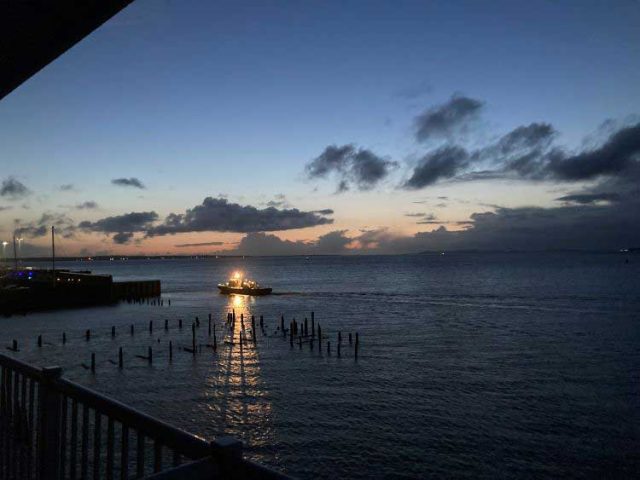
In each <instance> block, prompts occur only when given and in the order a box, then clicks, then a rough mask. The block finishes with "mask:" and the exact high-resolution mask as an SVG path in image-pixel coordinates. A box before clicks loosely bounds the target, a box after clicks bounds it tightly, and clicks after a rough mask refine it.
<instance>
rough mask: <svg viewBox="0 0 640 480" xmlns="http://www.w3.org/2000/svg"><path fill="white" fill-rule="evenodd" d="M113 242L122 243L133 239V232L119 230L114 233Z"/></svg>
mask: <svg viewBox="0 0 640 480" xmlns="http://www.w3.org/2000/svg"><path fill="white" fill-rule="evenodd" d="M112 239H113V243H117V244H119V245H124V244H126V243H129V242H130V241H131V240H132V239H133V232H119V233H116V234H115V235H114V236H113V237H112Z"/></svg>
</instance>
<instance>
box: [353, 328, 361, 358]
mask: <svg viewBox="0 0 640 480" xmlns="http://www.w3.org/2000/svg"><path fill="white" fill-rule="evenodd" d="M359 347H360V336H359V335H358V332H356V346H355V349H354V355H355V357H354V358H355V359H356V360H357V359H358V348H359Z"/></svg>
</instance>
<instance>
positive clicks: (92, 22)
mask: <svg viewBox="0 0 640 480" xmlns="http://www.w3.org/2000/svg"><path fill="white" fill-rule="evenodd" d="M133 1H134V0H0V99H2V98H4V97H5V96H6V95H7V94H8V93H10V92H11V91H12V90H14V89H15V88H16V87H18V86H19V85H20V84H21V83H22V82H24V81H25V80H27V79H28V78H29V77H31V76H32V75H33V74H35V73H36V72H38V71H39V70H40V69H41V68H43V67H44V66H46V65H47V64H48V63H50V62H51V61H53V60H55V59H56V58H57V57H59V56H60V55H62V54H63V53H64V52H65V51H67V50H68V49H69V48H71V47H72V46H73V45H75V44H76V43H77V42H79V41H80V40H82V39H83V38H84V37H86V36H87V35H89V34H90V33H91V32H92V31H94V30H95V29H96V28H98V27H99V26H100V25H102V24H103V23H104V22H106V21H107V20H109V19H110V18H111V17H113V16H114V15H115V14H116V13H118V12H119V11H120V10H122V9H123V8H124V7H126V6H127V5H129V4H130V3H132V2H133Z"/></svg>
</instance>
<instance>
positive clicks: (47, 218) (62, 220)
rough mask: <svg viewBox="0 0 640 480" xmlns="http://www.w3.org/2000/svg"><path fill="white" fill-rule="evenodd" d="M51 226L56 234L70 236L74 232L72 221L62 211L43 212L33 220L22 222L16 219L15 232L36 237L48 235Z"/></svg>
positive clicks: (21, 235)
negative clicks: (54, 228)
mask: <svg viewBox="0 0 640 480" xmlns="http://www.w3.org/2000/svg"><path fill="white" fill-rule="evenodd" d="M51 227H56V232H57V233H58V235H61V236H63V237H64V238H71V237H73V236H74V234H75V232H76V226H75V223H74V221H73V220H72V219H71V218H69V217H68V216H66V215H65V214H63V213H49V212H46V213H43V214H42V215H41V216H40V218H39V219H38V220H36V221H33V222H27V223H23V222H22V221H20V220H16V228H15V234H16V235H17V236H19V237H29V238H36V237H42V236H44V235H48V234H49V233H50V232H51Z"/></svg>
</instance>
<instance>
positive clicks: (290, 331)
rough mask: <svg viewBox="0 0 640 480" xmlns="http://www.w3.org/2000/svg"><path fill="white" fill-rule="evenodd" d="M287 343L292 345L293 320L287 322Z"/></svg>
mask: <svg viewBox="0 0 640 480" xmlns="http://www.w3.org/2000/svg"><path fill="white" fill-rule="evenodd" d="M289 343H290V344H291V346H292V347H293V322H289Z"/></svg>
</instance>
